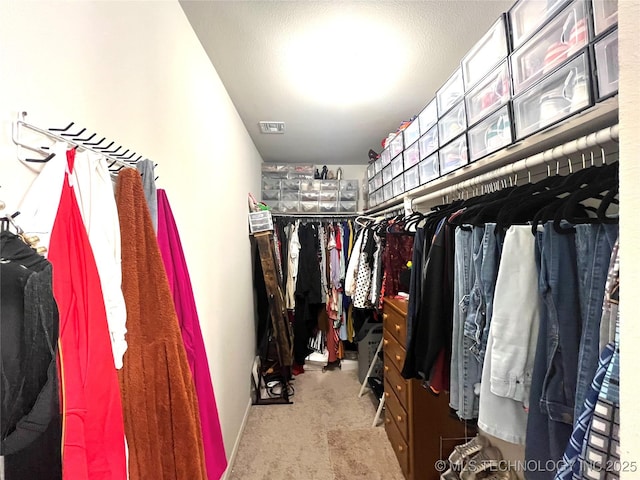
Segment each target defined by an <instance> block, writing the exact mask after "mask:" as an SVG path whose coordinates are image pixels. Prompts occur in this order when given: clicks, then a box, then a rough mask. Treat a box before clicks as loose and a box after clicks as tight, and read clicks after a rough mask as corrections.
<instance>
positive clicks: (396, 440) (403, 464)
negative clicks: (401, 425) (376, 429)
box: [384, 422, 409, 478]
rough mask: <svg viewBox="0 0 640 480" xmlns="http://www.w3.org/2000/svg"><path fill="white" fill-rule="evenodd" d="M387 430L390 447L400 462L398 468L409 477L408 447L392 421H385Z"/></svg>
mask: <svg viewBox="0 0 640 480" xmlns="http://www.w3.org/2000/svg"><path fill="white" fill-rule="evenodd" d="M384 428H385V430H386V431H387V437H389V442H390V443H391V447H392V448H393V451H394V452H396V457H398V463H399V464H400V468H401V469H402V471H403V472H404V475H405V477H407V478H408V477H409V447H408V446H407V442H405V441H404V439H403V438H402V434H401V433H400V431H399V430H398V427H397V426H396V424H395V423H394V422H390V423H385V426H384Z"/></svg>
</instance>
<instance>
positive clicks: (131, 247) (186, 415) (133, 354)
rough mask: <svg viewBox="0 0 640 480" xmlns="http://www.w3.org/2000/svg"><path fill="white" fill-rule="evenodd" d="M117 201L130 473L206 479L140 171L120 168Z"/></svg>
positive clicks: (134, 477) (145, 478)
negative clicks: (124, 319)
mask: <svg viewBox="0 0 640 480" xmlns="http://www.w3.org/2000/svg"><path fill="white" fill-rule="evenodd" d="M116 203H117V205H118V215H119V217H120V230H121V238H122V239H123V241H122V291H123V293H124V299H125V303H126V306H127V343H128V348H127V352H126V353H125V355H124V367H123V368H122V369H121V370H119V371H118V374H119V377H120V388H121V391H122V404H123V410H124V422H125V431H126V433H127V444H128V446H129V476H130V479H131V480H205V479H206V478H207V473H206V470H205V462H204V452H203V446H202V434H201V429H200V415H199V412H198V399H197V397H196V390H195V387H194V384H193V378H192V376H191V371H190V369H189V362H188V360H187V355H186V353H185V347H184V343H183V341H182V335H181V333H180V326H179V325H178V318H177V316H176V309H175V307H174V305H173V299H172V298H171V290H170V289H169V283H168V281H167V274H166V272H165V269H164V265H163V263H162V256H161V255H160V250H159V248H158V241H157V239H156V234H155V231H154V228H153V224H152V221H151V215H150V214H149V208H148V206H147V202H146V200H145V196H144V192H143V189H142V181H141V179H140V174H139V173H138V172H137V171H136V170H133V169H129V168H125V169H123V170H121V171H120V173H119V175H118V183H117V186H116ZM73 480H75V478H74V479H73ZM92 480H93V479H92Z"/></svg>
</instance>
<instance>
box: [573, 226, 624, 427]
mask: <svg viewBox="0 0 640 480" xmlns="http://www.w3.org/2000/svg"><path fill="white" fill-rule="evenodd" d="M575 228H576V237H575V238H576V250H577V261H578V277H579V284H578V285H579V293H580V311H581V314H582V337H581V339H580V353H579V357H578V384H577V388H576V405H575V412H574V419H577V418H578V417H579V416H580V412H581V410H582V406H583V404H584V400H585V395H586V392H587V391H588V390H589V385H590V384H591V381H592V380H593V376H594V375H595V373H596V369H597V368H598V357H599V355H600V346H599V343H600V319H601V317H602V301H603V299H604V286H605V283H606V281H607V273H608V270H609V260H610V257H611V251H612V249H613V245H614V244H615V242H616V238H617V237H618V225H576V227H575Z"/></svg>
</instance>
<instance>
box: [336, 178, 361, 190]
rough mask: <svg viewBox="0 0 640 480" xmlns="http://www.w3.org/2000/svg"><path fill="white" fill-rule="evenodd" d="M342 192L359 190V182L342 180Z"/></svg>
mask: <svg viewBox="0 0 640 480" xmlns="http://www.w3.org/2000/svg"><path fill="white" fill-rule="evenodd" d="M339 183H340V190H358V183H359V182H358V180H340V181H339Z"/></svg>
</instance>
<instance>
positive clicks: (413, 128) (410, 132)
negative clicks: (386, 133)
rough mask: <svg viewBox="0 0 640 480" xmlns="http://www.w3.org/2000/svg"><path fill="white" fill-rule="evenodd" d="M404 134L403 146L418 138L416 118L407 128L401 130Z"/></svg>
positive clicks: (417, 121)
mask: <svg viewBox="0 0 640 480" xmlns="http://www.w3.org/2000/svg"><path fill="white" fill-rule="evenodd" d="M402 133H403V135H404V145H405V148H406V147H407V146H409V145H412V144H413V143H414V142H415V141H416V140H418V139H419V138H420V122H419V120H418V119H417V118H416V119H415V120H414V121H413V122H411V124H409V126H408V127H407V128H405V129H404V131H403V132H402Z"/></svg>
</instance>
